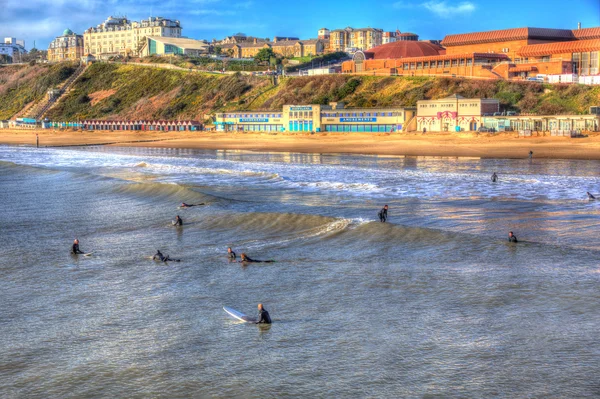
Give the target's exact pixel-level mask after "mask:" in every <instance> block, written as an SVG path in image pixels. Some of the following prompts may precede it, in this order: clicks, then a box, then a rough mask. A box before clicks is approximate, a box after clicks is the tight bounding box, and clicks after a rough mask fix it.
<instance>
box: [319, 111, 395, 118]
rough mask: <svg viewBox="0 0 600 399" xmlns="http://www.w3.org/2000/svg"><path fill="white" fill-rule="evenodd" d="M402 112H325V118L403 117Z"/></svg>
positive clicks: (322, 114) (323, 114)
mask: <svg viewBox="0 0 600 399" xmlns="http://www.w3.org/2000/svg"><path fill="white" fill-rule="evenodd" d="M401 115H402V112H333V113H331V112H323V113H321V116H323V117H325V118H345V117H352V118H356V117H365V116H401Z"/></svg>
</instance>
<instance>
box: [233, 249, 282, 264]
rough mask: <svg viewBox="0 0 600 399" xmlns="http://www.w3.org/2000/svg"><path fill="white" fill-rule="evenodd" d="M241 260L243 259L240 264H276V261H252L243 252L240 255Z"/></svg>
mask: <svg viewBox="0 0 600 399" xmlns="http://www.w3.org/2000/svg"><path fill="white" fill-rule="evenodd" d="M240 258H241V260H240V263H272V262H275V261H274V260H256V259H250V258H249V257H248V255H246V254H245V253H243V252H242V254H241V255H240Z"/></svg>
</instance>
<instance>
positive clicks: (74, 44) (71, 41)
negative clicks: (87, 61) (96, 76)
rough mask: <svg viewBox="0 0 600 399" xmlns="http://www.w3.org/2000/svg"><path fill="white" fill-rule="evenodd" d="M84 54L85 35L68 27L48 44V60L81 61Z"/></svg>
mask: <svg viewBox="0 0 600 399" xmlns="http://www.w3.org/2000/svg"><path fill="white" fill-rule="evenodd" d="M82 56H83V36H82V35H78V34H75V33H73V31H72V30H71V29H66V30H65V31H64V32H63V34H62V36H58V37H57V38H56V39H54V40H52V42H51V43H50V45H49V46H48V61H51V62H60V61H79V60H80V59H81V57H82Z"/></svg>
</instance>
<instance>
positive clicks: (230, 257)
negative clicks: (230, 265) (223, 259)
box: [227, 247, 236, 260]
mask: <svg viewBox="0 0 600 399" xmlns="http://www.w3.org/2000/svg"><path fill="white" fill-rule="evenodd" d="M227 257H228V258H229V259H230V260H235V257H236V256H235V252H233V250H232V249H231V247H229V248H227Z"/></svg>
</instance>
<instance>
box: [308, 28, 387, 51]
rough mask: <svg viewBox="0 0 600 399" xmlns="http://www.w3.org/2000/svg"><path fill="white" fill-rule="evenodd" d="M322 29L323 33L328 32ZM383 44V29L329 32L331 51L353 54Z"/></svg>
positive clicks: (336, 30)
mask: <svg viewBox="0 0 600 399" xmlns="http://www.w3.org/2000/svg"><path fill="white" fill-rule="evenodd" d="M326 30H327V29H326V28H322V29H321V30H320V31H319V32H321V31H326ZM382 43H383V29H377V28H370V27H369V28H359V29H355V28H352V27H350V26H348V27H346V28H344V29H335V30H332V31H330V32H329V51H333V52H335V51H345V52H350V53H353V52H355V51H358V50H367V49H370V48H373V47H376V46H379V45H381V44H382Z"/></svg>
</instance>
